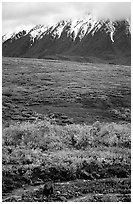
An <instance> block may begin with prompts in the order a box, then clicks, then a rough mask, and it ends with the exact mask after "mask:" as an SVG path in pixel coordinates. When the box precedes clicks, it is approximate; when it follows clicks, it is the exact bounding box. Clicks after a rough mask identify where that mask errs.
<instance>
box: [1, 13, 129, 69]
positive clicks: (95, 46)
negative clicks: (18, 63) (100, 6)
mask: <svg viewBox="0 0 133 204" xmlns="http://www.w3.org/2000/svg"><path fill="white" fill-rule="evenodd" d="M2 41H3V45H2V51H3V56H10V57H31V58H53V59H58V58H62V59H76V60H85V61H89V62H94V61H102V62H103V61H105V62H107V63H113V64H127V65H129V64H130V59H131V57H130V56H131V32H130V22H129V20H127V19H126V20H121V21H114V22H113V21H111V20H106V21H105V20H97V19H96V18H94V17H92V16H91V15H90V14H89V15H87V17H86V18H84V19H80V20H67V21H66V20H63V21H60V22H59V23H57V24H56V25H54V26H45V25H37V26H35V27H34V28H32V29H31V30H27V31H25V30H23V31H20V32H19V33H13V34H11V35H10V34H8V35H4V36H3V37H2Z"/></svg>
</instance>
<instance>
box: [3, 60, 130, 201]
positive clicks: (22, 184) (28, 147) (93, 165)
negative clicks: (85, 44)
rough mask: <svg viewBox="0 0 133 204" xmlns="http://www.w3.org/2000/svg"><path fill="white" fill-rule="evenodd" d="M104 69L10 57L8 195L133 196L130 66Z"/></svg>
mask: <svg viewBox="0 0 133 204" xmlns="http://www.w3.org/2000/svg"><path fill="white" fill-rule="evenodd" d="M100 67H101V65H93V64H89V63H87V64H84V63H77V62H61V61H55V62H54V61H53V62H52V61H47V60H31V59H30V60H29V59H16V58H14V59H13V58H4V59H3V101H2V102H3V139H2V158H3V159H2V162H3V165H2V173H3V178H2V185H3V188H2V190H3V201H12V202H15V201H22V202H26V201H31V202H32V201H34V202H35V201H46V199H47V198H46V197H45V196H43V191H44V189H43V185H44V184H45V183H46V182H47V181H50V182H52V184H53V189H54V191H53V192H52V194H51V195H50V197H49V201H75V202H76V201H90V202H91V201H99V202H100V201H103V202H105V201H110V202H114V201H115V202H118V201H123V202H124V201H130V193H131V192H130V191H131V184H130V175H131V152H130V149H131V126H130V69H129V67H126V66H121V67H119V66H113V65H103V67H102V68H100ZM87 68H88V72H87ZM92 68H93V69H92ZM111 69H112V70H111ZM84 72H85V73H86V74H84ZM22 73H23V74H22ZM87 73H88V74H87ZM112 73H113V74H112ZM102 75H103V77H102ZM70 79H71V80H70ZM107 79H108V80H107ZM109 79H110V80H109ZM68 82H69V83H68ZM68 86H69V88H68ZM83 87H84V88H83ZM125 97H126V98H125ZM39 110H40V111H39ZM78 110H79V112H78ZM47 197H48V196H47Z"/></svg>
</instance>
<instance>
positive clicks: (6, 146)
mask: <svg viewBox="0 0 133 204" xmlns="http://www.w3.org/2000/svg"><path fill="white" fill-rule="evenodd" d="M130 142H131V139H130V124H126V123H125V124H116V123H110V124H101V123H99V122H96V123H94V124H93V125H91V126H88V125H85V124H84V125H76V124H72V125H66V126H59V125H56V124H51V122H50V120H49V119H47V118H45V119H44V120H43V121H36V122H34V123H19V124H16V125H12V126H9V127H8V128H4V129H3V191H4V192H5V191H10V190H12V189H14V188H18V187H20V186H21V185H23V184H36V183H37V182H44V181H45V180H48V179H52V180H53V181H64V180H65V181H66V180H75V179H77V178H78V179H99V178H106V177H114V176H117V177H128V176H129V175H130Z"/></svg>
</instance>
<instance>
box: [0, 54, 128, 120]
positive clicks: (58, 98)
mask: <svg viewBox="0 0 133 204" xmlns="http://www.w3.org/2000/svg"><path fill="white" fill-rule="evenodd" d="M2 74H3V76H2V78H3V93H2V94H3V121H9V122H11V121H14V120H15V121H19V120H23V121H25V120H28V119H29V117H28V114H26V112H29V109H30V111H32V112H37V113H39V114H49V113H55V112H58V113H64V114H65V115H67V116H68V118H73V120H74V123H77V124H79V123H88V124H90V123H91V124H92V123H94V122H95V121H96V120H99V121H102V122H112V121H114V122H117V121H118V122H119V121H128V122H130V107H131V100H130V96H131V93H130V92H131V86H130V81H131V73H130V67H129V66H124V65H121V66H119V65H107V64H91V63H78V62H69V61H60V60H55V61H52V60H41V59H39V60H37V59H19V58H3V73H2ZM22 111H25V113H24V114H25V115H24V114H23V115H22ZM32 115H33V114H32Z"/></svg>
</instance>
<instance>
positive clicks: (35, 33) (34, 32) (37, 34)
mask: <svg viewBox="0 0 133 204" xmlns="http://www.w3.org/2000/svg"><path fill="white" fill-rule="evenodd" d="M47 30H48V26H45V25H36V26H35V27H34V28H32V29H31V30H30V31H29V33H28V34H30V38H31V41H32V44H33V43H34V41H35V39H41V38H42V37H43V35H44V34H45V33H46V31H47Z"/></svg>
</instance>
